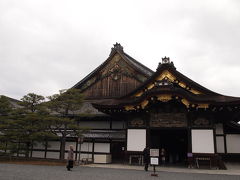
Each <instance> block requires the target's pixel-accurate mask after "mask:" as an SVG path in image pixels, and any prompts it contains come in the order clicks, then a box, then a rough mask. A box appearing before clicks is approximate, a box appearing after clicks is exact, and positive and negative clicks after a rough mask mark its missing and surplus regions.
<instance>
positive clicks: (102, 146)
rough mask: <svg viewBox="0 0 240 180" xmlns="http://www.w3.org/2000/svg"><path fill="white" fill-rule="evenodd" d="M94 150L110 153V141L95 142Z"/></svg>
mask: <svg viewBox="0 0 240 180" xmlns="http://www.w3.org/2000/svg"><path fill="white" fill-rule="evenodd" d="M94 152H105V153H110V143H95V144H94Z"/></svg>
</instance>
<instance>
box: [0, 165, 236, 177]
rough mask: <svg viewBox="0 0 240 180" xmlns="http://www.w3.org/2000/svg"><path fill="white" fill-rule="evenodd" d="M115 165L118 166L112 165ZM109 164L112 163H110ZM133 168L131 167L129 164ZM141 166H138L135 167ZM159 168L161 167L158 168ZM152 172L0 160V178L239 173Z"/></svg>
mask: <svg viewBox="0 0 240 180" xmlns="http://www.w3.org/2000/svg"><path fill="white" fill-rule="evenodd" d="M114 166H115V167H116V168H119V166H117V165H114ZM112 167H113V166H112ZM132 168H133V167H132ZM138 168H141V167H138ZM161 170H162V169H161ZM151 173H152V172H145V171H143V170H135V169H129V167H128V169H114V168H99V167H94V168H93V167H86V166H76V167H74V168H73V171H67V170H66V168H65V166H43V165H21V164H4V163H0V180H148V179H149V180H157V179H159V180H239V179H240V176H239V175H225V174H203V173H201V174H197V173H182V172H166V171H160V172H158V177H152V176H151Z"/></svg>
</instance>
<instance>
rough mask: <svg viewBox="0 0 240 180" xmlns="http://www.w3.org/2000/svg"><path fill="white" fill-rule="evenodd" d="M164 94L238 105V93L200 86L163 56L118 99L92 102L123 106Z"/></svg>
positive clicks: (105, 105) (196, 101) (98, 105)
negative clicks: (136, 83) (136, 85)
mask: <svg viewBox="0 0 240 180" xmlns="http://www.w3.org/2000/svg"><path fill="white" fill-rule="evenodd" d="M164 83H166V85H164ZM159 84H161V85H159ZM165 94H168V95H171V96H176V97H180V98H184V99H186V100H188V101H189V102H190V103H191V104H208V105H215V106H218V105H240V98H239V97H230V96H225V95H221V94H218V93H216V92H213V91H211V90H209V89H207V88H205V87H203V86H201V85H200V84H198V83H196V82H194V81H193V80H191V79H189V78H188V77H186V76H184V75H183V74H182V73H180V72H178V71H177V70H176V68H175V66H174V64H173V63H172V62H170V60H169V58H166V57H165V58H163V63H159V66H158V68H157V71H156V72H155V73H153V74H152V76H151V77H150V78H149V79H148V80H146V81H145V82H144V83H142V84H141V85H140V86H139V87H137V88H136V89H135V90H133V91H132V92H130V93H129V94H127V95H125V96H122V97H120V98H117V99H111V100H99V101H96V102H95V103H93V106H94V107H95V108H97V109H102V108H103V109H104V108H109V109H111V108H124V106H128V105H132V106H135V105H139V103H141V102H143V101H144V100H147V99H149V98H151V97H154V96H158V95H165Z"/></svg>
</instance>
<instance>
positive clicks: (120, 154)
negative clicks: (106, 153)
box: [111, 141, 125, 163]
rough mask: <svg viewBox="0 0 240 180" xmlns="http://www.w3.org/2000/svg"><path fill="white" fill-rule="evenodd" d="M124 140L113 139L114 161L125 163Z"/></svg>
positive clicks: (112, 152) (112, 151)
mask: <svg viewBox="0 0 240 180" xmlns="http://www.w3.org/2000/svg"><path fill="white" fill-rule="evenodd" d="M124 146H125V144H124V142H121V141H113V142H112V143H111V154H112V162H113V163H123V162H124Z"/></svg>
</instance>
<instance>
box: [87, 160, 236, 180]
mask: <svg viewBox="0 0 240 180" xmlns="http://www.w3.org/2000/svg"><path fill="white" fill-rule="evenodd" d="M225 165H226V166H227V170H215V169H211V170H209V169H189V168H186V167H156V170H157V171H162V172H179V173H201V174H226V175H240V163H226V164H225ZM85 166H86V167H101V168H113V169H132V170H143V169H144V168H143V166H133V165H127V164H89V165H85ZM149 170H150V171H153V167H149ZM239 180H240V177H239Z"/></svg>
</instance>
